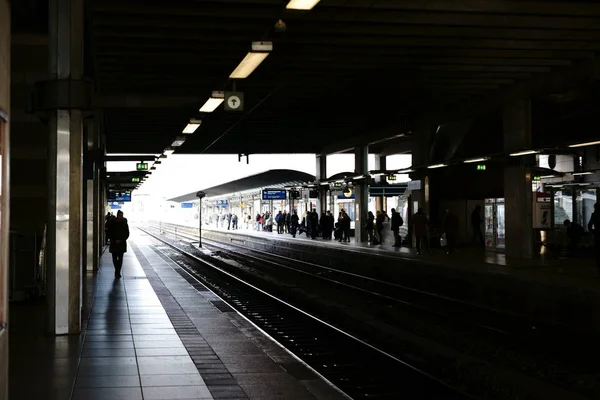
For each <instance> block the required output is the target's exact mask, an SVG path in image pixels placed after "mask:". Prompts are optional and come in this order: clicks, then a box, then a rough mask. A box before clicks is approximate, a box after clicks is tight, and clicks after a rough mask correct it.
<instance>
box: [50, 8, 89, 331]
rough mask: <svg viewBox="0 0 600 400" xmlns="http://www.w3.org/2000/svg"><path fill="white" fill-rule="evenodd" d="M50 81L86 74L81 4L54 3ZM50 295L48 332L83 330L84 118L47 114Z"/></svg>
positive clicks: (57, 112) (61, 112) (59, 112)
mask: <svg viewBox="0 0 600 400" xmlns="http://www.w3.org/2000/svg"><path fill="white" fill-rule="evenodd" d="M49 27H50V29H49V30H50V42H49V48H50V67H49V72H50V79H51V80H57V81H59V80H62V81H65V80H71V79H74V80H79V79H81V77H82V72H83V71H82V70H83V1H82V0H50V4H49ZM49 114H50V115H49V116H50V118H49V126H50V135H49V140H50V143H49V157H48V161H49V168H48V172H49V181H48V183H49V184H48V188H49V196H48V206H49V210H48V216H49V218H48V241H47V245H48V258H47V262H48V294H49V297H48V298H49V301H48V304H49V313H50V315H49V317H50V318H49V321H50V327H49V329H50V331H51V332H52V333H54V334H57V335H61V334H70V333H79V332H80V331H81V307H82V296H81V289H82V285H81V270H82V264H83V262H82V261H83V255H82V248H83V236H82V220H83V218H82V189H83V182H82V157H83V143H82V130H83V127H82V113H81V111H80V110H76V109H67V108H64V109H60V108H59V109H55V110H54V111H51V112H50V113H49Z"/></svg>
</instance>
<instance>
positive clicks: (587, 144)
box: [569, 140, 600, 147]
mask: <svg viewBox="0 0 600 400" xmlns="http://www.w3.org/2000/svg"><path fill="white" fill-rule="evenodd" d="M596 144H600V140H598V141H595V142H587V143H578V144H572V145H570V146H569V147H585V146H594V145H596Z"/></svg>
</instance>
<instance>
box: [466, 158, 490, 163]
mask: <svg viewBox="0 0 600 400" xmlns="http://www.w3.org/2000/svg"><path fill="white" fill-rule="evenodd" d="M487 160H488V158H487V157H481V158H471V159H470V160H465V161H464V162H465V164H468V163H474V162H482V161H487Z"/></svg>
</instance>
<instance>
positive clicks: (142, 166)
mask: <svg viewBox="0 0 600 400" xmlns="http://www.w3.org/2000/svg"><path fill="white" fill-rule="evenodd" d="M135 169H136V170H138V171H148V163H143V162H140V163H137V164H135Z"/></svg>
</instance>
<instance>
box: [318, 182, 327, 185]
mask: <svg viewBox="0 0 600 400" xmlns="http://www.w3.org/2000/svg"><path fill="white" fill-rule="evenodd" d="M320 185H321V186H329V182H321V183H320Z"/></svg>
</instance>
